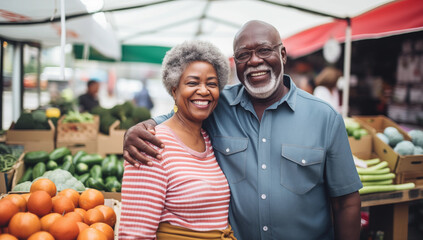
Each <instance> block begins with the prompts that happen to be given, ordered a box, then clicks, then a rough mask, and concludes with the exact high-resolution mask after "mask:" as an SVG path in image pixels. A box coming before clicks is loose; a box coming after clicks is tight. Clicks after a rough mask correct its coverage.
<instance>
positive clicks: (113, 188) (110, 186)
mask: <svg viewBox="0 0 423 240" xmlns="http://www.w3.org/2000/svg"><path fill="white" fill-rule="evenodd" d="M106 188H107V190H108V191H109V192H120V190H121V188H122V184H120V182H119V181H118V180H117V179H114V180H111V181H109V182H106Z"/></svg>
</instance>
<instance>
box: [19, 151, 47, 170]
mask: <svg viewBox="0 0 423 240" xmlns="http://www.w3.org/2000/svg"><path fill="white" fill-rule="evenodd" d="M48 157H49V155H48V152H46V151H33V152H28V153H26V154H25V156H24V163H25V165H29V166H34V165H35V164H37V163H39V162H47V160H48Z"/></svg>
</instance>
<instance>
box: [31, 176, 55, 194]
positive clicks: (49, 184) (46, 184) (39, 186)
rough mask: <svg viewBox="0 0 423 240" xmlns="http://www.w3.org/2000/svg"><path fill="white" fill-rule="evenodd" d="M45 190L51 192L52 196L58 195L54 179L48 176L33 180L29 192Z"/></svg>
mask: <svg viewBox="0 0 423 240" xmlns="http://www.w3.org/2000/svg"><path fill="white" fill-rule="evenodd" d="M39 190H43V191H46V192H47V193H48V194H50V196H51V197H54V196H55V195H56V191H57V189H56V184H54V182H53V181H51V180H50V179H47V178H40V179H38V180H37V181H35V182H33V183H32V185H31V188H30V189H29V192H31V193H33V192H35V191H39Z"/></svg>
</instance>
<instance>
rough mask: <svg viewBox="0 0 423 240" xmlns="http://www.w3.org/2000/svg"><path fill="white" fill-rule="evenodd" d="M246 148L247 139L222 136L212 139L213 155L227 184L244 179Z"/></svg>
mask: <svg viewBox="0 0 423 240" xmlns="http://www.w3.org/2000/svg"><path fill="white" fill-rule="evenodd" d="M247 146H248V138H238V137H222V136H218V137H216V136H215V137H214V138H213V148H214V149H215V150H216V152H215V154H216V155H217V159H218V161H219V165H220V166H221V168H222V170H223V172H224V173H225V176H226V178H227V179H228V182H229V183H237V182H240V181H242V180H244V179H245V171H246V169H245V168H246V163H247V160H246V157H247V156H246V152H247V151H246V149H247Z"/></svg>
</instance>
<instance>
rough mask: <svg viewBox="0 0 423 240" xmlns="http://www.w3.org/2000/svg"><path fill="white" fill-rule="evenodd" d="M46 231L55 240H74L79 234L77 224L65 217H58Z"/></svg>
mask: <svg viewBox="0 0 423 240" xmlns="http://www.w3.org/2000/svg"><path fill="white" fill-rule="evenodd" d="M48 231H49V232H50V233H51V235H53V237H54V239H56V240H74V239H75V238H76V237H77V236H78V234H79V228H78V224H76V222H75V220H73V219H72V218H67V217H60V218H59V219H57V220H56V221H54V223H53V224H52V225H51V226H50V228H49V230H48Z"/></svg>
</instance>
